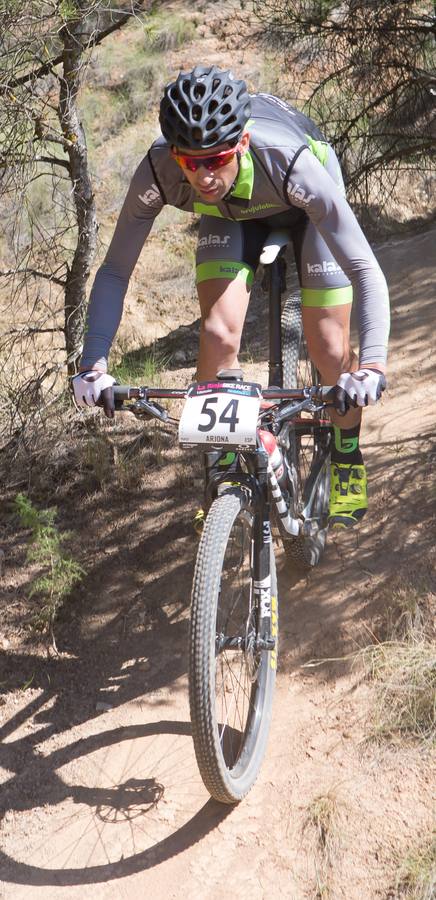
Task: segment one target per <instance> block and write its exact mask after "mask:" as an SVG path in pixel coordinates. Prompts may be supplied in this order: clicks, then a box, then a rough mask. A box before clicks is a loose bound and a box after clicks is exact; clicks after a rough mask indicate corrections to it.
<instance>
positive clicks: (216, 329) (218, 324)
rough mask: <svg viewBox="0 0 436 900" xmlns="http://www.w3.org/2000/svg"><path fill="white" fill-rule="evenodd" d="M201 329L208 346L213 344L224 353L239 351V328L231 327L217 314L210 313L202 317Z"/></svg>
mask: <svg viewBox="0 0 436 900" xmlns="http://www.w3.org/2000/svg"><path fill="white" fill-rule="evenodd" d="M201 331H202V334H203V338H204V339H205V340H206V341H207V343H208V345H209V346H211V345H213V346H214V347H215V348H217V349H218V348H219V349H220V350H221V351H223V352H224V353H226V354H229V353H230V354H231V353H234V354H237V353H238V352H239V347H240V343H241V332H240V329H239V328H232V326H231V325H229V324H228V323H227V322H225V321H224V320H223V319H220V318H219V317H218V316H216V315H212V316H206V317H205V318H203V319H202V322H201Z"/></svg>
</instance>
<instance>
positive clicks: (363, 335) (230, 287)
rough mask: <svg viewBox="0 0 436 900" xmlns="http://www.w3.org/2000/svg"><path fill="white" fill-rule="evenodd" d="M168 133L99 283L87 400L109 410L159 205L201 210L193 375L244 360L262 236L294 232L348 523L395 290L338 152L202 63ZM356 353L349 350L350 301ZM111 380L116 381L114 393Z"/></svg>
mask: <svg viewBox="0 0 436 900" xmlns="http://www.w3.org/2000/svg"><path fill="white" fill-rule="evenodd" d="M160 125H161V130H162V136H161V137H159V138H158V139H157V140H156V141H155V142H154V143H153V144H152V146H151V147H150V149H149V151H148V153H147V155H146V156H145V157H144V159H143V160H142V162H141V163H140V164H139V166H138V168H137V170H136V172H135V174H134V175H133V178H132V181H131V184H130V187H129V190H128V193H127V196H126V199H125V201H124V205H123V208H122V210H121V213H120V216H119V219H118V222H117V225H116V228H115V233H114V236H113V238H112V241H111V244H110V246H109V249H108V252H107V254H106V258H105V260H104V262H103V264H102V266H101V267H100V269H99V270H98V272H97V275H96V278H95V281H94V285H93V288H92V291H91V297H90V303H89V309H88V322H87V331H86V337H85V343H84V349H83V355H82V360H81V366H80V372H79V374H78V375H76V376H75V377H74V378H73V389H74V394H75V398H76V401H77V403H78V404H79V405H93V404H95V403H97V402H98V401H99V398H100V395H101V394H102V392H103V394H102V397H101V399H102V400H103V405H104V409H105V413H106V415H108V416H112V415H113V396H112V390H111V386H112V385H113V383H114V379H113V378H112V376H110V375H109V374H107V358H108V354H109V350H110V347H111V344H112V341H113V338H114V335H115V333H116V330H117V328H118V325H119V322H120V318H121V314H122V308H123V299H124V295H125V293H126V290H127V286H128V283H129V278H130V275H131V273H132V271H133V269H134V266H135V264H136V261H137V259H138V256H139V253H140V251H141V249H142V246H143V244H144V241H145V239H146V238H147V236H148V234H149V232H150V229H151V227H152V224H153V221H154V219H155V217H156V216H157V215H158V213H159V212H160V211H161V209H162V207H163V206H164V205H165V204H170V205H172V206H175V207H177V208H178V209H182V210H186V211H189V212H195V213H198V214H199V215H200V216H201V218H200V226H199V239H198V247H197V265H196V280H197V289H198V297H199V303H200V310H201V329H200V346H199V358H198V366H197V378H198V380H204V379H209V378H215V376H216V373H217V371H219V369H222V368H235V367H237V365H238V363H237V355H238V351H239V346H240V338H241V332H242V327H243V323H244V319H245V314H246V310H247V306H248V301H249V297H250V288H251V284H252V281H253V277H254V273H255V270H256V267H257V265H258V261H259V255H260V252H261V249H262V246H263V243H264V239H265V236H266V234H267V233H268V231H269V230H271V229H272V228H283V227H285V228H287V229H289V230H290V231H291V233H292V239H293V245H294V252H295V259H296V265H297V270H298V276H299V280H300V286H301V296H302V310H303V324H304V331H305V335H306V340H307V344H308V348H309V352H310V355H311V358H312V360H313V362H314V363H315V365H316V366H317V368H318V370H319V371H320V373H321V375H322V379H323V381H324V383H325V384H336V386H337V387H336V400H335V407H336V409H335V410H333V411H332V420H333V433H334V440H333V448H332V470H331V476H332V477H331V495H330V523H331V525H333V526H338V527H347V526H349V525H354V524H355V523H356V522H358V521H359V520H360V519H361V518H362V516H363V515H364V514H365V512H366V509H367V490H366V471H365V466H364V463H363V458H362V454H361V451H360V448H359V435H360V424H361V407H362V406H365V405H368V404H372V403H375V402H376V401H377V400H378V399H379V398H380V396H381V392H382V391H383V389H384V387H385V378H384V373H385V363H386V352H387V339H388V333H389V299H388V290H387V286H386V281H385V278H384V276H383V274H382V272H381V269H380V267H379V265H378V263H377V261H376V259H375V257H374V255H373V253H372V250H371V249H370V247H369V244H368V243H367V241H366V238H365V237H364V235H363V233H362V231H361V229H360V226H359V225H358V222H357V220H356V218H355V216H354V214H353V212H352V210H351V209H350V207H349V205H348V203H347V201H346V199H345V191H344V185H343V181H342V176H341V172H340V168H339V163H338V160H337V158H336V156H335V153H334V151H333V149H332V147H331V146H330V145H329V144H328V143H327V142H326V140H325V138H324V137H323V135H322V133H321V132H320V131H319V129H318V128H317V126H316V125H315V124H314V122H312V121H311V120H310V119H309V118H307V117H306V116H304V115H303V114H302V113H301V112H299V111H298V110H296V109H294V108H292V107H291V106H289V105H288V104H287V103H285V102H284V101H282V100H280V99H279V98H277V97H274V96H271V95H269V94H265V93H259V94H254V95H249V94H248V92H247V88H246V85H245V82H244V81H241V80H238V79H237V78H235V77H234V75H233V74H232V72H229V71H223V70H221V69H219V68H217V67H216V66H196V67H195V68H194V69H193V70H192V71H190V72H186V73H183V72H181V73H180V74H179V76H178V78H177V79H176V80H175V81H173V82H171V83H170V84H168V85H167V87H166V88H165V92H164V96H163V98H162V101H161V104H160ZM353 297H354V299H355V301H356V304H357V311H358V321H359V336H360V358H359V360H357V357H356V355H355V354H354V352H353V350H352V349H351V347H350V311H351V303H352V299H353ZM108 388H109V390H108Z"/></svg>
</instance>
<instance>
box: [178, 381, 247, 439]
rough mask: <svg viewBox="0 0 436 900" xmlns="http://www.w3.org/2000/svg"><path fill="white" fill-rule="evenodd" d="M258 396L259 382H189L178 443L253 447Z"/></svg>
mask: <svg viewBox="0 0 436 900" xmlns="http://www.w3.org/2000/svg"><path fill="white" fill-rule="evenodd" d="M261 396H262V393H261V386H260V384H249V383H248V382H235V381H219V382H209V381H203V382H198V384H192V385H191V387H190V388H189V389H188V393H187V395H186V401H185V405H184V407H183V412H182V416H181V419H180V424H179V441H180V443H181V444H206V445H207V444H209V445H210V444H215V445H217V446H226V447H228V446H237V447H255V446H256V428H257V420H258V416H259V406H260V400H261Z"/></svg>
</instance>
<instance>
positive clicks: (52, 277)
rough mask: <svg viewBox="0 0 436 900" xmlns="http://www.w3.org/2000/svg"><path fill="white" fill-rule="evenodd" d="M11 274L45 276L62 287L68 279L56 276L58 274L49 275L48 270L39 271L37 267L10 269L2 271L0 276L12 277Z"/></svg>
mask: <svg viewBox="0 0 436 900" xmlns="http://www.w3.org/2000/svg"><path fill="white" fill-rule="evenodd" d="M11 275H33V276H34V277H35V278H45V280H46V281H51V282H53V284H58V285H59V286H60V287H63V288H64V287H65V285H66V283H67V282H66V280H65V279H64V278H56V275H49V274H48V273H46V272H38V270H37V269H27V268H25V269H9V271H7V272H0V278H10V276H11Z"/></svg>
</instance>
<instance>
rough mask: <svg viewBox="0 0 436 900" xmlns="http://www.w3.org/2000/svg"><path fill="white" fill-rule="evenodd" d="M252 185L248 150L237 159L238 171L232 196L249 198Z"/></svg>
mask: <svg viewBox="0 0 436 900" xmlns="http://www.w3.org/2000/svg"><path fill="white" fill-rule="evenodd" d="M253 185H254V163H253V157H252V155H251V153H250V151H249V150H248V151H247V153H244V155H243V156H241V158H240V160H239V172H238V177H237V179H236V184H235V187H234V188H233V191H232V193H231V196H232V197H241V198H242V199H243V200H251V195H252V193H253Z"/></svg>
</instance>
